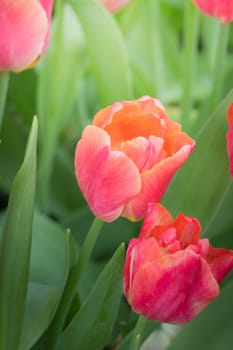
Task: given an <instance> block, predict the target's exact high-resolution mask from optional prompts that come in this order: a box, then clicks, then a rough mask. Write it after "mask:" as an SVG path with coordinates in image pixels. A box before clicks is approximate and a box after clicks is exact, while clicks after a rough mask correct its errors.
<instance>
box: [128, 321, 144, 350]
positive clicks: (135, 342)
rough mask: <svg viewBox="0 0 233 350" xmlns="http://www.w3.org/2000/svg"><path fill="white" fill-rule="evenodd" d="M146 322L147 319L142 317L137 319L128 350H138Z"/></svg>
mask: <svg viewBox="0 0 233 350" xmlns="http://www.w3.org/2000/svg"><path fill="white" fill-rule="evenodd" d="M147 322H148V319H147V318H145V317H143V316H139V317H138V321H137V323H136V326H135V328H134V331H133V334H132V338H131V343H130V347H129V350H138V349H139V346H140V345H141V342H142V337H143V333H144V330H145V328H146V324H147Z"/></svg>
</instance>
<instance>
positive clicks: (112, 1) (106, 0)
mask: <svg viewBox="0 0 233 350" xmlns="http://www.w3.org/2000/svg"><path fill="white" fill-rule="evenodd" d="M130 1H131V0H101V2H102V3H103V5H104V6H105V7H106V8H107V9H108V11H109V12H112V13H115V12H117V11H119V10H121V9H122V8H123V7H124V6H126V5H127V4H128V3H129V2H130Z"/></svg>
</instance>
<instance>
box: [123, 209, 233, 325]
mask: <svg viewBox="0 0 233 350" xmlns="http://www.w3.org/2000/svg"><path fill="white" fill-rule="evenodd" d="M200 232H201V226H200V223H199V222H198V220H196V219H195V218H191V217H187V216H184V215H183V214H182V213H180V214H179V215H178V217H177V218H176V220H174V219H173V218H172V216H171V215H170V214H169V212H168V211H167V210H166V209H165V208H164V207H163V206H162V205H160V204H154V205H150V206H149V209H148V213H147V216H146V218H145V221H144V224H143V226H142V230H141V232H140V235H139V239H133V240H131V242H130V244H129V247H128V250H127V255H126V263H125V268H124V277H123V281H124V291H125V295H126V298H127V300H128V302H129V303H130V304H131V306H132V308H133V309H134V310H135V311H136V312H138V313H140V314H142V315H144V316H146V317H147V318H149V319H152V320H156V321H159V322H167V323H176V324H183V323H186V322H188V321H190V320H191V319H192V318H193V317H195V316H196V315H197V314H198V313H199V312H200V311H201V310H202V309H203V308H204V307H205V306H207V305H208V304H209V303H210V302H211V301H212V300H213V299H214V298H216V297H217V295H218V293H219V286H218V284H219V282H221V280H222V279H223V278H224V276H225V275H226V274H227V273H228V272H229V271H230V270H231V269H232V267H233V251H230V250H227V249H215V248H213V247H212V246H211V245H210V243H209V241H208V239H199V235H200Z"/></svg>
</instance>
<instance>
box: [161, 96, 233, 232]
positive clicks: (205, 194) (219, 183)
mask: <svg viewBox="0 0 233 350" xmlns="http://www.w3.org/2000/svg"><path fill="white" fill-rule="evenodd" d="M232 101H233V90H232V91H231V92H230V93H229V95H228V96H227V97H226V98H225V99H224V100H223V102H222V103H221V104H220V106H219V108H218V109H217V111H216V112H215V113H214V115H213V116H212V117H211V118H210V119H209V120H208V122H207V123H206V124H205V125H204V126H203V128H202V130H201V132H200V134H199V136H198V137H197V140H196V144H197V145H196V149H195V150H194V152H193V154H191V156H190V158H189V159H188V161H187V162H186V164H185V165H184V166H183V168H182V169H180V170H179V173H178V174H177V176H176V178H175V179H174V182H173V183H172V184H171V186H170V188H169V191H168V193H167V195H166V197H165V199H164V203H165V205H166V206H168V208H169V209H171V210H172V211H173V212H174V213H175V214H176V213H177V212H178V211H184V212H185V213H186V214H187V215H191V216H195V217H197V218H198V219H199V220H200V221H201V223H202V225H203V228H204V229H206V228H207V226H208V225H209V224H210V222H211V220H213V218H214V215H215V214H216V211H217V210H218V208H219V205H220V203H221V201H222V200H223V198H224V195H225V193H226V191H227V190H228V188H229V186H230V184H231V179H230V173H229V160H228V157H227V152H226V136H225V135H226V132H227V109H228V107H229V105H230V104H231V103H232Z"/></svg>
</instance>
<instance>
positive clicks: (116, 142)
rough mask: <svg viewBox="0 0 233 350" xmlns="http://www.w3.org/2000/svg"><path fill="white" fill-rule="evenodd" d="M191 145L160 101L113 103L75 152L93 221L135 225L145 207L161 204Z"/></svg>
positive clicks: (77, 167)
mask: <svg viewBox="0 0 233 350" xmlns="http://www.w3.org/2000/svg"><path fill="white" fill-rule="evenodd" d="M194 145H195V143H194V141H193V140H192V139H191V138H190V137H189V136H188V135H187V134H185V133H184V132H182V131H181V127H180V124H178V123H176V122H174V121H172V120H170V119H169V118H168V116H167V115H166V112H165V110H164V108H163V106H162V105H161V103H160V101H159V100H157V99H153V98H150V97H142V98H140V99H139V100H136V101H124V102H117V103H114V104H113V105H112V106H109V107H107V108H104V109H103V110H101V111H100V112H99V113H97V114H96V116H95V117H94V121H93V125H89V126H87V127H86V128H85V129H84V131H83V134H82V138H81V140H80V141H79V142H78V144H77V147H76V152H75V171H76V178H77V181H78V183H79V186H80V189H81V191H82V192H83V195H84V197H85V198H86V200H87V202H88V204H89V207H90V209H91V210H92V212H93V213H94V214H95V215H96V216H97V217H99V218H101V219H102V220H105V221H112V220H115V219H116V218H117V217H119V216H121V215H122V216H124V217H127V218H129V219H132V220H139V219H141V218H143V217H144V215H145V213H146V209H147V204H148V203H150V202H154V201H160V199H161V198H162V196H163V195H164V193H165V191H166V189H167V187H168V185H169V183H170V181H171V179H172V177H173V176H174V174H175V173H176V171H177V170H178V169H179V168H180V166H181V165H182V164H183V163H184V162H185V161H186V159H187V158H188V156H189V155H190V153H191V151H192V150H193V148H194Z"/></svg>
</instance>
